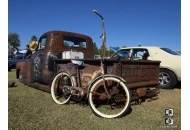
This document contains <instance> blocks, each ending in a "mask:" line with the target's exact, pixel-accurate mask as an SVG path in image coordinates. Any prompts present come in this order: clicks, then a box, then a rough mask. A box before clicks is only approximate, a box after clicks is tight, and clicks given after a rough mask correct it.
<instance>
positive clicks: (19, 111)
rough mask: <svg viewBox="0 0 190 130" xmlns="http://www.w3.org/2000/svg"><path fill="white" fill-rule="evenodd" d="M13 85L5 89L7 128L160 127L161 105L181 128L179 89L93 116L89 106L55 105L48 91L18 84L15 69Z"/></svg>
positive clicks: (121, 129) (11, 77) (98, 129)
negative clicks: (117, 112)
mask: <svg viewBox="0 0 190 130" xmlns="http://www.w3.org/2000/svg"><path fill="white" fill-rule="evenodd" d="M8 73H9V75H8V78H9V80H14V81H16V87H12V88H9V89H8V128H9V129H10V130H59V129H60V130H70V129H72V130H90V129H93V130H94V129H95V130H162V129H163V130H164V129H166V128H164V118H163V115H164V108H173V109H174V124H173V126H177V127H175V128H167V129H170V130H171V129H175V130H179V129H181V89H178V88H175V89H173V90H161V92H160V94H159V99H157V100H154V101H151V102H148V101H146V102H143V103H142V104H141V105H133V106H132V111H131V113H130V114H129V115H126V116H124V117H122V118H119V119H104V118H99V117H97V116H95V115H94V114H93V113H92V111H91V109H90V107H89V106H84V105H80V104H68V105H57V104H56V103H55V102H54V101H53V99H52V98H51V95H50V94H49V93H46V92H43V91H40V90H37V89H34V88H31V87H28V86H26V85H23V84H21V83H20V82H19V81H18V80H17V79H16V78H15V70H12V71H11V72H8Z"/></svg>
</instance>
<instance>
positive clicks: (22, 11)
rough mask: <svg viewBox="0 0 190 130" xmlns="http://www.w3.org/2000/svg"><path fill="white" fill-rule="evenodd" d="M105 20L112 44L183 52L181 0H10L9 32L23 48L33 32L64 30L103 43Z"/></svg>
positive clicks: (37, 34) (108, 39) (36, 33)
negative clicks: (102, 35)
mask: <svg viewBox="0 0 190 130" xmlns="http://www.w3.org/2000/svg"><path fill="white" fill-rule="evenodd" d="M93 10H97V11H98V12H99V13H100V14H101V15H102V16H103V17H104V20H105V31H106V36H107V37H106V39H107V41H106V44H107V48H109V47H116V46H119V47H123V46H137V45H142V46H161V47H167V48H170V49H172V50H175V51H181V0H8V33H10V32H16V33H18V34H19V36H20V40H21V46H20V49H25V46H26V44H28V42H29V41H30V39H31V37H32V36H33V35H36V36H37V37H38V38H39V37H40V36H41V35H42V34H43V33H45V32H48V31H52V30H63V31H71V32H77V33H82V34H85V35H88V36H90V37H91V38H92V39H93V41H94V42H95V43H96V44H97V45H98V47H100V46H101V44H102V39H101V38H99V36H100V35H101V33H102V28H101V24H102V21H101V19H100V18H99V17H98V16H97V15H96V14H95V13H93Z"/></svg>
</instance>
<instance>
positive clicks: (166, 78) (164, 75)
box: [159, 69, 177, 89]
mask: <svg viewBox="0 0 190 130" xmlns="http://www.w3.org/2000/svg"><path fill="white" fill-rule="evenodd" d="M159 83H160V88H162V89H173V88H174V87H175V85H176V84H177V79H176V77H175V75H174V73H173V72H171V71H170V70H167V69H160V74H159Z"/></svg>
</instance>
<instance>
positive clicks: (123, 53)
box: [111, 50, 129, 57]
mask: <svg viewBox="0 0 190 130" xmlns="http://www.w3.org/2000/svg"><path fill="white" fill-rule="evenodd" d="M128 56H129V50H119V51H118V52H116V53H115V54H114V55H113V56H111V57H128Z"/></svg>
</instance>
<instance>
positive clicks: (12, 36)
mask: <svg viewBox="0 0 190 130" xmlns="http://www.w3.org/2000/svg"><path fill="white" fill-rule="evenodd" d="M8 43H9V46H10V48H17V47H19V46H20V38H19V34H17V33H9V34H8Z"/></svg>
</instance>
